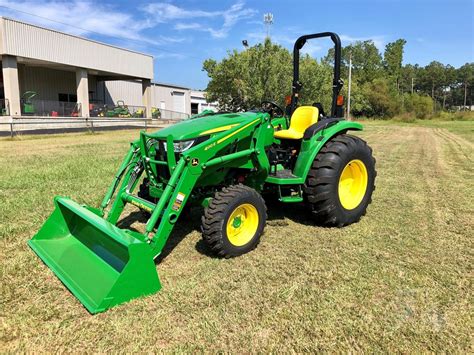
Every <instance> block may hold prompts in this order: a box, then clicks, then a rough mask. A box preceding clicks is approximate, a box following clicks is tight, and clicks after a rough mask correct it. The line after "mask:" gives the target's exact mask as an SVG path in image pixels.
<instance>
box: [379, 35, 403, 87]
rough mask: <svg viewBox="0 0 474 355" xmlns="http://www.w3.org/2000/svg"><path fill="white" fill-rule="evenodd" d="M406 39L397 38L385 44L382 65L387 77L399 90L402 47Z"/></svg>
mask: <svg viewBox="0 0 474 355" xmlns="http://www.w3.org/2000/svg"><path fill="white" fill-rule="evenodd" d="M406 43H407V41H405V40H404V39H397V40H396V41H395V42H391V43H388V44H387V45H386V46H385V52H384V59H383V65H384V69H385V71H386V73H387V74H388V76H389V78H391V79H392V80H393V81H394V82H395V84H396V87H397V90H400V76H401V69H402V62H403V49H404V47H405V44H406Z"/></svg>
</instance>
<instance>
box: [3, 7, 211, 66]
mask: <svg viewBox="0 0 474 355" xmlns="http://www.w3.org/2000/svg"><path fill="white" fill-rule="evenodd" d="M0 8H4V9H7V10H10V11H16V12H19V13H22V14H25V15H29V16H33V17H37V18H40V19H43V20H46V21H51V22H55V23H58V24H60V25H63V26H66V27H72V28H75V29H78V30H81V31H85V32H88V33H92V34H96V35H99V36H105V37H109V38H115V39H117V40H119V41H123V40H129V41H135V42H139V43H141V44H144V45H147V46H150V47H153V48H155V49H157V50H159V51H162V52H167V53H170V54H176V55H182V56H185V57H189V58H194V59H199V60H203V59H204V57H202V58H200V57H196V56H192V55H189V54H185V53H180V52H175V51H171V50H169V49H165V48H162V47H159V46H157V45H156V44H153V43H149V42H146V41H143V40H136V39H131V38H126V37H119V36H114V35H110V34H104V33H100V32H97V31H93V30H88V29H86V28H83V27H79V26H75V25H71V24H70V23H65V22H61V21H57V20H53V19H51V18H48V17H44V16H40V15H36V14H32V13H30V12H27V11H23V10H19V9H15V8H13V7H9V6H5V5H0Z"/></svg>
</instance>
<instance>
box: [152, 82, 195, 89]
mask: <svg viewBox="0 0 474 355" xmlns="http://www.w3.org/2000/svg"><path fill="white" fill-rule="evenodd" d="M152 84H153V85H158V86H165V87H170V88H177V89H184V90H191V89H190V88H188V87H187V86H181V85H176V84H170V83H163V82H158V81H153V82H152Z"/></svg>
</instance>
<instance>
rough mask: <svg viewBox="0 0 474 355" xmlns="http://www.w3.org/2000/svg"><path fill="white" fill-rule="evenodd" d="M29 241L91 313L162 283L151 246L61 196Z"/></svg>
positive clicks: (159, 286) (144, 292)
mask: <svg viewBox="0 0 474 355" xmlns="http://www.w3.org/2000/svg"><path fill="white" fill-rule="evenodd" d="M54 204H55V210H54V212H53V213H52V215H51V216H50V217H49V218H48V220H47V221H46V222H45V224H44V225H43V227H42V228H41V229H40V230H39V232H38V233H37V234H36V235H35V236H34V237H33V238H32V239H31V240H30V241H29V242H28V244H29V246H30V247H31V248H32V249H33V250H34V251H35V253H36V254H38V256H39V257H40V258H41V259H42V260H43V261H44V262H45V264H46V265H47V266H48V267H49V268H50V269H51V270H53V272H54V273H55V274H56V275H57V276H58V277H59V279H60V280H61V281H62V282H63V283H64V284H65V285H66V286H67V287H68V288H69V290H71V292H72V293H73V294H74V295H75V296H76V297H77V298H78V299H79V301H81V303H82V304H83V305H84V306H85V307H86V308H87V309H88V310H89V312H91V313H98V312H102V311H104V310H106V309H108V308H110V307H112V306H114V305H117V304H119V303H122V302H126V301H128V300H130V299H132V298H136V297H140V296H143V295H147V294H151V293H155V292H157V291H158V290H159V289H160V288H161V284H160V281H159V279H158V274H157V272H156V267H155V263H154V262H153V255H152V251H151V248H150V247H149V245H148V244H147V243H146V242H143V241H141V240H139V239H137V238H136V237H134V236H132V235H131V233H129V232H127V231H125V230H122V229H120V228H118V227H116V226H115V225H113V224H111V223H109V222H108V221H106V220H105V219H103V218H101V217H99V216H98V215H96V214H95V213H93V212H91V211H90V210H88V209H87V208H85V207H83V206H81V205H79V204H78V203H76V202H74V201H72V200H70V199H68V198H64V197H56V198H55V199H54Z"/></svg>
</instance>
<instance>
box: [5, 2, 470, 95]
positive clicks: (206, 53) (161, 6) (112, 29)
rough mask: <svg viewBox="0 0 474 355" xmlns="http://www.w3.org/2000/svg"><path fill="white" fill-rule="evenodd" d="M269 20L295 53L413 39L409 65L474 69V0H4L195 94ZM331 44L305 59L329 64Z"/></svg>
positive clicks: (28, 18)
mask: <svg viewBox="0 0 474 355" xmlns="http://www.w3.org/2000/svg"><path fill="white" fill-rule="evenodd" d="M268 12H271V13H272V14H273V17H274V20H273V24H272V25H271V27H270V36H271V38H272V41H274V42H277V43H279V44H281V45H283V46H285V47H287V48H288V49H291V48H292V45H293V43H294V41H295V40H296V38H298V37H299V36H300V35H303V34H309V33H316V32H325V31H331V32H336V33H338V34H339V35H340V36H341V39H342V42H343V45H347V44H350V43H352V42H354V41H357V40H373V41H374V43H375V45H376V46H377V47H378V48H379V50H380V51H381V52H383V49H384V48H385V45H386V44H387V43H389V42H391V41H394V40H396V39H398V38H404V39H405V40H407V44H406V46H405V56H404V63H411V64H416V63H417V64H420V65H426V64H428V63H430V62H431V61H433V60H437V61H440V62H442V63H444V64H451V65H453V66H455V67H459V66H461V65H463V64H464V63H466V62H473V61H474V0H444V1H443V0H379V1H376V0H357V1H356V0H354V1H349V0H338V1H334V0H332V1H331V0H327V1H326V0H298V1H290V0H286V1H283V0H260V1H258V0H253V1H251V0H219V1H208V0H199V1H198V0H181V1H178V0H165V1H145V0H136V1H133V2H132V1H120V0H106V1H97V0H96V1H90V0H72V1H61V0H0V16H6V17H10V18H14V19H18V20H22V21H25V22H29V23H33V24H37V25H40V26H44V27H48V28H53V29H56V30H59V31H63V32H66V33H71V34H75V35H79V36H83V37H87V38H90V39H94V40H97V41H100V42H104V43H108V44H113V45H117V46H120V47H125V48H128V49H132V50H135V51H139V52H143V53H147V54H150V55H152V56H153V57H154V74H155V81H158V82H165V83H173V84H179V85H183V86H186V87H190V88H194V89H205V88H206V86H207V82H208V77H207V74H206V73H205V72H203V71H202V62H203V61H204V60H205V59H206V58H213V59H216V60H220V59H222V58H223V57H225V56H226V53H227V52H228V51H230V50H233V49H237V50H239V51H240V50H244V48H243V46H242V40H244V39H246V40H247V41H248V43H249V45H254V44H256V43H259V42H261V41H263V39H264V38H265V36H266V28H265V26H264V24H263V15H264V14H265V13H268ZM329 45H330V40H319V41H317V40H316V41H312V42H309V43H308V44H307V45H306V46H305V47H304V51H305V52H307V53H309V54H311V55H312V56H314V57H316V58H320V57H322V56H324V55H325V54H326V53H327V49H328V48H329Z"/></svg>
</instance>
